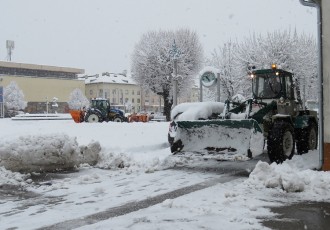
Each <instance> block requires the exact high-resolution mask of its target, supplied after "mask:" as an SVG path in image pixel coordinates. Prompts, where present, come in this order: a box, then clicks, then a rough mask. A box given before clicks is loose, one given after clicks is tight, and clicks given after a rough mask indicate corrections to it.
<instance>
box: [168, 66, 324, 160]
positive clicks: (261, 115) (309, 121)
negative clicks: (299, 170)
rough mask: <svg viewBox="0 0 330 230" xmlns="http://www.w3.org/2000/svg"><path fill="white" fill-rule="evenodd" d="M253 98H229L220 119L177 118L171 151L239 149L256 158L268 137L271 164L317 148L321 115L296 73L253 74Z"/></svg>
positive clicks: (276, 70)
mask: <svg viewBox="0 0 330 230" xmlns="http://www.w3.org/2000/svg"><path fill="white" fill-rule="evenodd" d="M250 76H251V79H252V98H251V99H248V100H246V101H245V102H243V103H235V102H232V101H227V102H226V104H225V108H224V110H223V112H222V113H221V115H219V116H218V117H217V118H216V119H210V120H198V121H178V122H176V125H177V127H176V135H175V137H174V140H173V143H172V145H171V151H172V152H173V153H177V152H185V151H192V152H196V151H197V152H203V151H204V152H205V150H206V151H208V152H210V151H212V153H214V152H217V153H219V154H221V153H224V150H225V149H226V150H227V151H226V153H227V154H233V152H236V153H238V154H241V155H243V156H246V157H248V158H252V157H254V156H256V155H259V154H261V153H262V152H263V148H264V141H265V140H267V150H268V155H269V159H270V161H271V162H277V163H281V162H283V161H284V160H286V159H290V158H292V156H293V155H294V153H295V146H296V149H297V152H298V154H302V153H305V152H308V150H312V149H316V148H317V144H318V119H317V113H316V112H315V111H311V110H306V109H305V108H304V106H303V103H302V100H301V98H300V91H299V87H298V86H299V85H298V82H297V80H296V79H295V77H294V75H293V74H292V73H290V72H287V71H284V70H281V69H277V68H276V66H272V69H262V70H255V71H253V72H252V73H251V75H250Z"/></svg>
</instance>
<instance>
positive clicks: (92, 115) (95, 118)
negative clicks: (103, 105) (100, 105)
mask: <svg viewBox="0 0 330 230" xmlns="http://www.w3.org/2000/svg"><path fill="white" fill-rule="evenodd" d="M85 121H86V122H90V123H96V122H101V121H102V120H101V118H100V116H99V115H97V114H96V113H88V114H87V115H86V118H85Z"/></svg>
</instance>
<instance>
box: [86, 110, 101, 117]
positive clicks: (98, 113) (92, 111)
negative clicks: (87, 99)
mask: <svg viewBox="0 0 330 230" xmlns="http://www.w3.org/2000/svg"><path fill="white" fill-rule="evenodd" d="M89 113H95V114H97V115H98V116H99V117H100V118H102V119H103V117H102V112H101V111H100V110H99V109H95V108H90V109H88V111H87V113H86V115H87V114H89Z"/></svg>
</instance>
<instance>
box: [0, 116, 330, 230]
mask: <svg viewBox="0 0 330 230" xmlns="http://www.w3.org/2000/svg"><path fill="white" fill-rule="evenodd" d="M168 126H169V123H168V122H155V123H111V122H110V123H102V124H99V123H96V124H88V123H82V124H76V123H74V122H73V121H68V120H59V121H12V120H10V119H1V120H0V128H1V132H0V140H1V141H0V160H1V161H3V158H4V157H3V156H4V155H6V156H7V157H8V156H10V155H12V156H17V155H18V154H19V153H20V152H24V153H25V154H26V156H25V158H23V159H24V160H23V161H22V162H23V163H24V162H25V163H26V162H33V161H36V159H38V158H39V159H40V158H42V155H43V154H41V153H40V152H39V150H40V149H43V150H45V149H46V150H47V149H50V150H47V151H44V152H43V153H45V155H47V154H51V156H53V155H54V151H53V150H54V149H53V147H54V146H62V150H63V151H59V152H57V153H56V154H58V155H56V154H55V155H56V156H61V154H64V155H63V156H66V157H68V156H74V157H73V158H69V159H70V160H72V159H74V160H72V162H73V163H74V164H76V165H77V166H76V167H75V168H74V170H73V171H70V172H55V173H54V172H52V173H47V174H40V173H39V172H30V173H23V172H21V173H20V172H13V171H9V170H7V169H5V168H4V167H3V166H1V167H0V229H36V228H41V227H45V226H50V225H54V224H60V223H62V225H55V226H54V228H55V229H63V228H64V229H65V228H66V229H75V228H76V229H175V228H177V229H201V228H202V229H265V227H263V226H262V224H261V220H262V218H276V216H275V214H274V213H272V212H271V211H270V209H269V207H272V206H281V205H286V204H290V203H293V202H301V201H326V202H327V201H329V199H330V193H329V190H330V172H320V171H314V170H311V169H314V168H316V167H317V166H318V163H319V162H318V151H314V152H311V153H308V154H305V155H302V156H295V157H294V158H293V159H292V160H291V161H287V162H284V163H283V164H282V165H275V164H271V165H270V164H269V163H267V162H265V161H259V162H258V161H255V162H256V166H255V168H246V169H244V168H243V170H246V171H248V172H251V171H252V172H251V173H250V176H249V177H248V178H247V177H233V178H231V179H230V178H229V179H228V178H227V179H226V175H224V174H220V173H215V172H208V171H207V170H204V171H203V170H196V171H194V170H177V169H175V168H174V169H173V166H174V165H182V164H189V161H190V162H192V163H194V164H195V163H196V162H197V161H199V160H200V159H199V158H197V157H196V158H193V157H192V158H189V159H187V158H177V157H172V156H170V150H169V146H168V144H167V130H168ZM42 137H45V138H42ZM52 139H53V142H52V141H51V140H52ZM54 142H56V143H57V145H55V144H54ZM29 143H33V145H31V144H29ZM46 143H48V144H46ZM59 143H60V144H59ZM91 143H92V144H94V145H97V146H99V147H100V149H99V150H98V151H99V152H98V151H95V150H93V151H95V152H98V154H97V157H98V158H97V163H96V164H95V165H94V166H90V165H88V164H86V163H84V161H82V160H81V158H79V157H78V158H77V154H78V153H79V152H78V153H76V152H75V151H74V150H76V149H78V150H79V151H80V150H81V149H84V148H85V147H87V146H89V145H90V144H91ZM98 144H99V145H98ZM64 145H66V147H63V146H64ZM52 146H53V147H52ZM94 148H95V146H94ZM68 149H71V150H72V151H68ZM92 149H93V148H92ZM96 149H98V148H96ZM40 151H41V150H40ZM4 153H5V154H4ZM70 154H73V155H70ZM90 154H91V153H90V152H89V153H88V154H87V155H88V156H90ZM45 155H44V156H45ZM78 155H79V154H78ZM42 159H43V163H45V164H47V163H49V162H47V159H48V158H47V157H43V158H42ZM49 159H53V158H52V157H49ZM23 163H22V164H23ZM81 163H82V164H81ZM227 164H228V163H227ZM233 164H235V162H233ZM219 165H221V162H219ZM14 169H15V171H19V167H18V166H17V165H16V166H15V168H14ZM222 179H223V180H222ZM196 185H198V186H200V188H199V189H193V188H195V187H196ZM194 186H195V187H194ZM198 186H197V187H198ZM180 189H182V190H180ZM189 189H190V190H189ZM185 190H187V191H186V194H184V195H177V196H176V195H175V191H178V192H182V191H185ZM171 192H174V193H173V194H174V195H173V194H172V193H171ZM164 194H165V195H166V194H168V198H167V197H166V196H164V197H165V198H164V197H161V196H162V195H164ZM170 194H171V195H170ZM154 197H161V198H159V199H160V202H158V203H157V202H156V203H155V204H153V205H149V206H148V205H147V206H144V207H143V208H142V209H139V210H137V211H134V212H130V211H127V210H130V208H132V210H135V209H134V208H133V204H136V202H138V203H137V204H141V203H139V202H142V201H144V200H148V199H151V198H154ZM125 205H127V206H128V207H127V208H126V209H125ZM131 206H132V207H131ZM118 207H121V208H122V209H123V210H126V211H124V212H123V213H122V214H121V215H113V216H111V215H110V214H109V212H111V211H114V210H116V208H118ZM108 214H109V216H111V218H105V217H104V216H107V215H108ZM93 215H94V216H97V217H93ZM98 215H99V216H98ZM88 217H89V218H88ZM91 217H93V218H91ZM85 219H86V220H90V219H93V221H86V220H85ZM306 227H308V226H306Z"/></svg>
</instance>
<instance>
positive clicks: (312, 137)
mask: <svg viewBox="0 0 330 230" xmlns="http://www.w3.org/2000/svg"><path fill="white" fill-rule="evenodd" d="M317 134H318V133H317V126H316V124H315V123H314V122H311V123H310V124H309V126H308V127H307V128H305V129H298V130H297V152H298V154H303V153H307V152H308V151H309V150H314V149H317V142H318V135H317Z"/></svg>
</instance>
